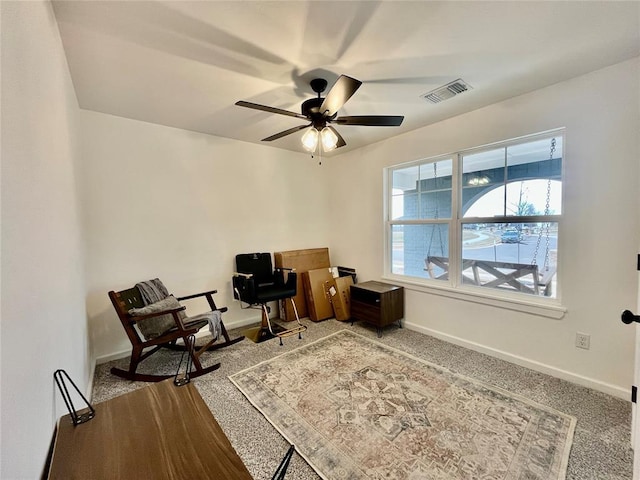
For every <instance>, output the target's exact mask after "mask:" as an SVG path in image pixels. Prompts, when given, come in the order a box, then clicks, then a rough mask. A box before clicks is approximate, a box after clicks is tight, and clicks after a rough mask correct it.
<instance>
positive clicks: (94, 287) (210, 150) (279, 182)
mask: <svg viewBox="0 0 640 480" xmlns="http://www.w3.org/2000/svg"><path fill="white" fill-rule="evenodd" d="M81 118H82V144H83V147H82V150H83V168H82V180H83V182H82V183H83V185H84V187H83V188H84V194H83V199H84V202H85V207H86V209H85V211H86V212H87V217H86V219H85V224H86V226H87V230H86V235H87V245H88V257H87V264H88V279H87V283H88V299H87V312H88V314H89V322H90V332H91V344H92V346H93V348H94V354H95V355H96V356H97V357H99V359H104V357H105V356H106V358H110V357H111V356H113V355H114V354H115V355H117V354H118V353H119V352H128V351H130V350H131V346H130V344H129V341H128V340H127V338H126V336H125V335H124V331H123V329H122V326H121V325H120V323H119V320H118V318H117V316H116V314H115V312H114V310H113V307H112V305H111V303H110V302H109V299H108V297H107V292H108V291H109V290H121V289H124V288H130V287H132V286H133V285H134V284H135V283H136V282H139V281H142V280H147V279H149V278H154V277H159V278H160V279H161V280H162V281H163V282H164V283H165V285H166V286H167V288H168V289H169V290H170V291H172V292H173V293H175V294H176V295H178V296H180V295H186V294H189V293H197V292H202V291H204V290H208V289H217V290H218V292H219V293H218V295H216V303H217V305H218V306H227V307H229V309H230V310H229V312H228V313H227V314H225V317H224V321H225V325H227V327H233V326H234V325H240V324H242V323H246V322H247V321H259V317H260V315H259V311H256V310H243V311H240V309H239V304H238V303H237V302H233V301H232V292H231V277H232V274H233V271H234V269H235V260H234V258H235V255H236V254H238V253H247V252H256V251H261V252H275V251H280V250H293V249H299V248H313V247H325V246H327V244H328V238H329V234H330V228H329V222H328V207H327V205H328V201H329V194H328V191H327V186H328V179H327V177H326V171H327V169H326V168H324V166H319V165H318V164H317V161H315V160H312V159H311V158H310V156H308V155H304V154H301V153H293V152H287V151H283V150H279V149H275V148H270V147H265V146H260V145H253V144H249V143H244V142H238V141H235V140H228V139H223V138H217V137H212V136H209V135H203V134H199V133H193V132H187V131H184V130H179V129H175V128H169V127H163V126H159V125H153V124H149V123H144V122H139V121H135V120H128V119H124V118H120V117H114V116H110V115H104V114H101V113H95V112H89V111H82V116H81ZM186 306H187V309H188V312H189V311H191V312H192V313H198V312H199V311H203V309H204V307H205V306H206V304H198V303H195V304H194V303H193V302H192V303H187V304H186ZM192 309H194V310H192ZM198 309H199V310H198Z"/></svg>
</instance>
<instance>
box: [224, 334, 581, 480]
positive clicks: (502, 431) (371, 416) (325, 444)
mask: <svg viewBox="0 0 640 480" xmlns="http://www.w3.org/2000/svg"><path fill="white" fill-rule="evenodd" d="M229 378H230V379H231V381H232V382H233V383H234V384H235V385H236V386H237V387H238V388H239V389H240V391H242V393H243V394H244V395H245V396H246V397H247V399H248V400H249V401H250V402H251V403H252V404H253V405H254V406H255V407H256V408H257V409H258V410H259V411H260V412H261V413H262V414H263V415H264V416H265V417H266V418H267V419H268V420H269V421H270V422H271V423H272V424H273V425H274V427H275V428H276V429H278V431H279V432H280V433H281V434H282V435H283V436H284V437H285V438H286V439H287V440H288V441H289V442H291V443H293V444H295V446H296V450H297V451H298V453H299V454H300V455H302V456H303V457H304V458H305V459H306V461H307V462H309V464H310V465H311V466H312V467H313V468H314V469H315V470H316V471H317V472H318V474H319V475H320V476H321V477H323V478H325V479H331V480H334V479H343V478H344V479H411V480H418V479H420V480H422V479H424V480H445V479H447V480H450V479H483V480H489V479H491V480H493V479H496V480H497V479H509V480H515V479H520V480H524V479H527V480H542V479H544V480H550V479H553V480H557V479H564V478H565V472H566V468H567V461H568V457H569V450H570V448H571V441H572V438H573V431H574V427H575V419H574V418H573V417H570V416H568V415H565V414H563V413H561V412H558V411H555V410H553V409H551V408H548V407H544V406H542V405H538V404H534V403H533V402H531V401H528V400H527V399H525V398H522V397H518V396H517V395H514V394H512V393H509V392H506V391H503V390H500V389H497V388H494V387H489V386H487V385H484V384H482V383H479V382H477V381H475V380H472V379H469V378H465V377H461V376H459V375H456V374H454V373H452V372H450V371H447V370H445V369H443V368H442V367H438V366H436V365H433V364H430V363H428V362H425V361H422V360H419V359H417V358H415V357H412V356H410V355H408V354H406V353H404V352H401V351H399V350H396V349H393V348H391V347H388V346H385V345H383V344H381V343H378V342H375V341H372V340H369V339H367V338H365V337H362V336H360V335H357V334H355V333H352V332H349V331H346V330H345V331H340V332H337V333H335V334H333V335H329V336H328V337H325V338H323V339H321V340H318V341H316V342H314V343H311V344H309V345H306V346H304V347H301V348H299V349H297V350H294V351H291V352H289V353H285V354H283V355H280V356H278V357H276V358H273V359H271V360H268V361H265V362H263V363H260V364H258V365H256V366H254V367H251V368H249V369H247V370H244V371H242V372H239V373H236V374H235V375H232V376H231V377H229Z"/></svg>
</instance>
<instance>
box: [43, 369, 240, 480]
mask: <svg viewBox="0 0 640 480" xmlns="http://www.w3.org/2000/svg"><path fill="white" fill-rule="evenodd" d="M95 410H96V414H95V417H94V418H93V419H92V420H90V421H88V422H87V423H82V424H80V425H78V426H75V427H74V426H73V423H72V422H71V418H70V416H69V415H65V416H63V417H61V418H60V420H59V421H58V428H57V434H56V438H55V440H54V447H53V448H54V450H53V456H52V459H51V465H50V470H49V477H48V478H50V479H64V480H71V479H79V480H88V479H91V480H99V479H136V480H143V479H151V478H152V479H199V478H207V479H209V478H210V479H216V480H225V479H228V480H244V479H251V475H250V474H249V471H248V470H247V468H246V467H245V466H244V464H243V463H242V460H241V459H240V457H239V456H238V454H237V453H236V451H235V450H234V449H233V446H232V445H231V443H230V442H229V440H228V439H227V437H226V435H225V434H224V432H223V431H222V429H221V428H220V425H218V422H216V420H215V418H214V417H213V415H212V413H211V411H210V410H209V408H208V407H207V405H206V404H205V403H204V400H203V399H202V397H201V396H200V394H199V393H198V391H197V390H196V388H195V386H194V385H193V383H189V384H187V385H185V386H183V387H176V386H175V385H173V379H169V380H165V381H163V382H159V383H154V384H152V385H149V386H147V387H144V388H141V389H140V390H136V391H134V392H131V393H128V394H125V395H122V396H120V397H116V398H114V399H112V400H108V401H106V402H103V403H99V404H97V405H95Z"/></svg>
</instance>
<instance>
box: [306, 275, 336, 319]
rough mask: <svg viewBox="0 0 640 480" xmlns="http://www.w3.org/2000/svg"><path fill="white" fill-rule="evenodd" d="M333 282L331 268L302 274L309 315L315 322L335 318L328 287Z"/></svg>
mask: <svg viewBox="0 0 640 480" xmlns="http://www.w3.org/2000/svg"><path fill="white" fill-rule="evenodd" d="M332 280H333V275H332V274H331V269H330V268H319V269H316V270H309V271H307V272H303V273H302V284H303V285H304V292H305V296H306V299H307V313H308V314H309V318H310V319H311V320H313V321H314V322H319V321H320V320H326V319H327V318H331V317H333V307H332V306H331V301H330V300H329V293H328V292H327V285H328V283H329V282H330V281H332Z"/></svg>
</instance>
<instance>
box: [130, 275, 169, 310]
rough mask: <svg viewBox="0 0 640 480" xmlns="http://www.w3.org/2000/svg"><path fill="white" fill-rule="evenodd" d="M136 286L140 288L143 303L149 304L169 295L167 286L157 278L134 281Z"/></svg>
mask: <svg viewBox="0 0 640 480" xmlns="http://www.w3.org/2000/svg"><path fill="white" fill-rule="evenodd" d="M136 287H138V290H140V295H142V300H143V301H144V304H145V305H151V304H152V303H156V302H159V301H160V300H164V299H165V298H167V297H168V296H169V291H168V290H167V287H165V286H164V284H163V283H162V282H161V281H160V279H159V278H154V279H153V280H147V281H146V282H140V283H136Z"/></svg>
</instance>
